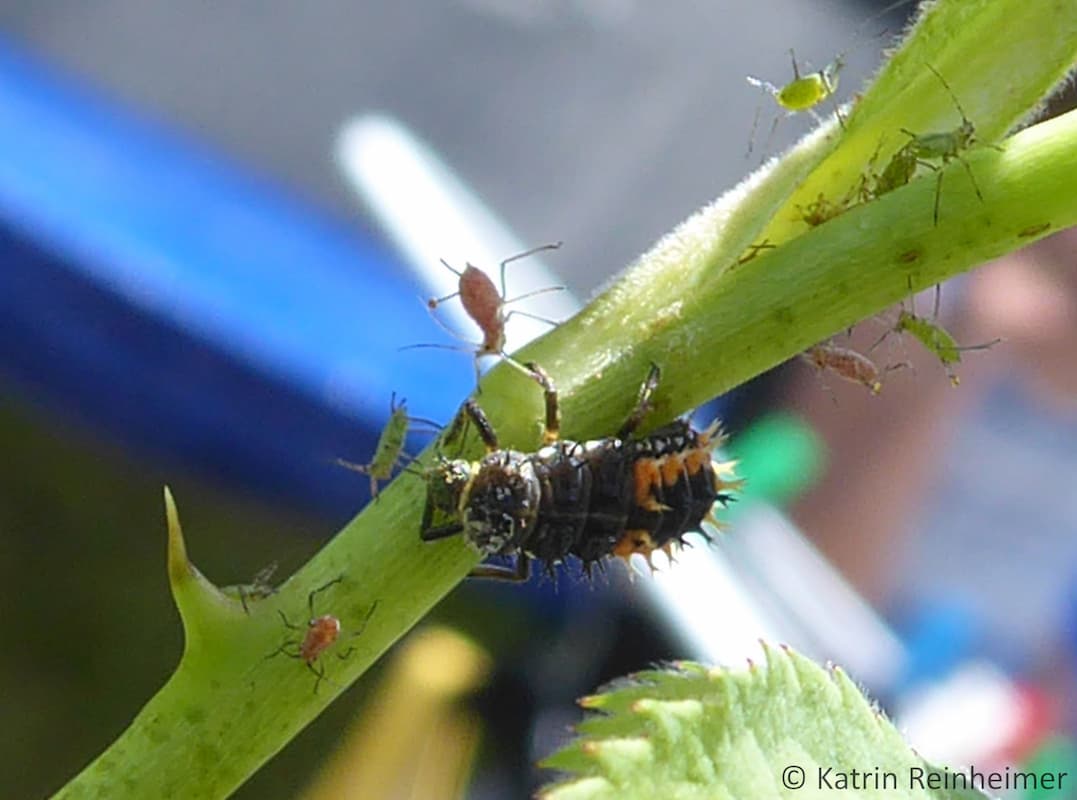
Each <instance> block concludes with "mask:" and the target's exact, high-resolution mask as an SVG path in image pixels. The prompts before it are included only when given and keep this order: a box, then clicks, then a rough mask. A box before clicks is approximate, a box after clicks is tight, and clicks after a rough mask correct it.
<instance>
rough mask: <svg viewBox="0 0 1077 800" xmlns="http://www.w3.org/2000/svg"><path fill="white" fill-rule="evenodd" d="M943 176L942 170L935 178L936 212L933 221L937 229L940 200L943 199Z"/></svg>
mask: <svg viewBox="0 0 1077 800" xmlns="http://www.w3.org/2000/svg"><path fill="white" fill-rule="evenodd" d="M942 176H943V170H941V169H940V170H938V172H937V177H936V178H935V212H934V215H933V216H932V221H933V223H934V224H935V226H936V227H937V226H938V224H939V200H940V199H941V198H942Z"/></svg>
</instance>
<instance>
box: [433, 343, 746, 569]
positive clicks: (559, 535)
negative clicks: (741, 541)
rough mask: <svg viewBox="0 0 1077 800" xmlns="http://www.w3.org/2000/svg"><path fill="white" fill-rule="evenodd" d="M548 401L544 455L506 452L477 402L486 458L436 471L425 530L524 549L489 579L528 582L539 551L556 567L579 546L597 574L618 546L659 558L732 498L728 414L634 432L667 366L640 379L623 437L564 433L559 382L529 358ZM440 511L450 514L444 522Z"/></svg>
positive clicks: (481, 546)
mask: <svg viewBox="0 0 1077 800" xmlns="http://www.w3.org/2000/svg"><path fill="white" fill-rule="evenodd" d="M527 368H528V370H529V371H530V374H531V375H532V377H534V379H535V380H536V381H537V382H538V383H539V384H540V385H541V386H542V387H543V390H544V392H545V399H546V426H545V433H544V440H545V441H546V442H547V444H546V446H544V447H542V448H541V449H539V450H537V451H535V452H533V453H523V452H520V451H518V450H503V449H501V448H500V447H499V445H498V442H497V435H496V434H495V433H494V430H493V428H492V427H491V426H490V423H489V421H488V420H487V419H486V416H485V414H483V413H482V409H480V408H479V406H478V405H477V404H476V403H475V402H474V401H473V400H468V401H467V402H466V403H465V404H464V409H463V411H464V414H465V416H466V418H469V419H470V420H471V421H472V422H474V423H475V425H476V427H477V428H478V431H479V435H480V436H481V438H482V440H483V442H484V443H485V444H486V449H487V453H486V455H485V456H484V457H483V458H482V459H481V460H479V461H477V462H471V461H465V460H462V459H457V460H452V461H450V460H447V459H441V460H440V461H439V462H438V464H437V465H436V466H435V467H433V468H432V469H430V470H429V471H428V472H427V473H426V479H427V497H426V509H425V511H424V513H423V523H422V533H421V535H422V538H423V539H426V540H428V541H430V540H434V539H440V538H443V537H446V536H453V535H455V534H463V536H464V539H465V540H466V541H467V542H468V543H469V544H470V545H471V546H472V547H473V548H475V549H476V550H478V551H479V552H480V553H482V554H483V555H518V556H519V558H518V559H517V563H516V571H515V572H513V571H511V570H508V569H506V568H504V567H496V566H482V567H478V568H477V569H475V570H473V571H472V573H471V574H472V575H475V576H479V577H492V578H506V579H510V580H525V579H526V577H527V572H528V565H529V563H530V561H529V560H530V559H532V558H533V559H536V560H538V561H540V562H541V563H543V564H544V565H545V566H546V568H547V569H548V570H552V568H553V566H554V565H555V564H558V563H560V562H561V561H563V560H564V559H565V558H566V557H567V556H570V555H571V556H575V557H576V558H578V559H580V560H581V561H582V562H583V565H584V569H585V570H586V571H587V572H590V570H591V566H592V565H593V564H594V563H595V562H599V561H601V560H602V559H604V558H606V557H608V556H619V557H621V558H624V559H628V558H629V557H630V556H632V555H633V554H636V553H638V554H640V555H642V556H644V557H645V558H646V559H647V560H648V561H650V558H651V554H652V553H653V552H654V551H655V550H663V551H665V552H666V553H667V555H668V554H670V552H671V548H672V546H673V545H675V544H680V543H682V542H683V539H684V536H685V534H687V533H689V532H691V531H700V532H702V528H701V525H702V523H703V521H704V520H707V519H710V520H711V521H712V522H714V518H713V517H712V516H711V509H712V508H713V506H714V504H715V503H716V502H719V503H722V504H723V505H725V504H726V503H727V502H728V501H729V500H730V495H729V493H728V492H727V491H726V490H727V489H732V488H734V487H735V486H736V482H732V481H726V480H723V477H722V476H724V475H728V473H729V472H730V471H731V466H732V465H730V464H716V463H714V462H713V461H712V459H711V451H712V450H713V449H714V448H715V447H716V446H717V445H718V443H719V442H720V436H719V435H718V426H717V424H714V425H712V426H711V427H710V428H708V429H706V430H703V431H697V430H694V429H693V428H692V427H691V425H689V424H688V422H687V421H685V420H678V421H676V422H674V423H672V424H670V425H667V426H666V427H664V428H662V429H660V430H658V431H655V432H654V433H652V434H649V435H647V436H642V437H640V438H632V436H631V434H632V431H633V430H635V428H636V426H637V425H639V423H640V421H641V420H642V418H643V416H644V415H645V414H646V412H647V411H648V409H649V407H650V405H649V404H650V398H651V395H652V393H653V392H654V390H655V387H656V386H657V384H658V374H659V371H658V367H657V366H654V365H652V367H651V372H650V373H649V374H648V376H647V379H646V380H645V381H644V383H643V385H642V386H641V388H640V395H639V399H638V401H637V403H636V408H635V410H634V411H633V412H632V414H631V415H630V416H629V418H628V419H627V420H626V421H625V423H624V425H622V426H621V430H620V431H619V432H618V435H617V436H614V437H609V438H605V439H593V440H590V441H586V442H573V441H568V440H564V439H560V438H559V435H560V417H559V414H558V407H557V392H556V390H555V389H554V386H553V382H552V381H551V380H550V378H549V377H548V376H547V375H546V373H545V372H543V371H542V370H541V369H540V368H539V367H538V366H536V365H534V364H529V365H527ZM436 515H440V516H442V517H446V516H447V517H448V519H449V522H448V524H442V525H435V524H434V519H435V516H436Z"/></svg>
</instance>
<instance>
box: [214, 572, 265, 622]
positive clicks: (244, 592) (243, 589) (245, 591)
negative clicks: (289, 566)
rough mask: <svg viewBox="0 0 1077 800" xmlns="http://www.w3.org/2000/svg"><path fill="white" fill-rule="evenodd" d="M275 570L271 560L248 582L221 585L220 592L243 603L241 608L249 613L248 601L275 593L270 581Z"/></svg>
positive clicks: (262, 598) (261, 598) (263, 598)
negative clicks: (270, 562)
mask: <svg viewBox="0 0 1077 800" xmlns="http://www.w3.org/2000/svg"><path fill="white" fill-rule="evenodd" d="M276 571H277V562H275V561H274V562H273V563H272V564H269V565H267V566H265V567H263V568H262V569H260V570H258V572H257V573H255V575H254V577H253V578H251V582H250V583H237V584H234V585H232V586H222V587H221V594H223V595H226V596H228V597H231V598H232V599H233V600H238V601H239V602H240V603H242V605H243V610H244V611H245V612H246V613H248V614H249V613H250V606H249V605H248V601H251V600H265V599H266V598H267V597H270V596H272V595H274V594H276V593H277V589H276V587H274V586H273V584H271V583H270V581H271V580H272V579H273V575H274V573H276Z"/></svg>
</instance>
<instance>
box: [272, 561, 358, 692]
mask: <svg viewBox="0 0 1077 800" xmlns="http://www.w3.org/2000/svg"><path fill="white" fill-rule="evenodd" d="M341 580H343V577H339V578H334V579H333V580H331V581H329V583H327V584H325V585H324V586H320V587H318V588H317V589H315V590H313V591H312V592H311V593H310V594H309V595H308V596H307V607H308V609H309V612H310V620H309V621H308V622H307V624H306V625H305V626H303V625H295V624H293V623H292V622H290V621H289V620H288V617H287V616H285V614H284V612H283V611H281V610H279V609H278V610H277V613H278V614H280V618H281V619H282V620H283V621H284V625H285V627H287V628H288V629H289V630H293V631H300V632H302V633H303V638H302V639H301V640H296V639H288V640H287V641H285V642H283V643H281V646H280V647H278V648H277V649H276V650H274V651H273V652H272V653H270V654H269V655H267V656H266V658H267V659H269V658H273V656H276V655H280V654H281V653H283V654H284V655H286V656H288V657H289V658H295V659H298V660H300V661H302V662H303V663H304V664H306V666H307V669H309V670H310V671H311V672H313V673H314V674H315V675H316V676H317V678H318V680H316V681H315V682H314V693H315V694H317V693H318V686H319V685H321V682H322V680H323V679H324V678H325V665H324V664H320V665H318V666H317V667H316V666H315V664H316V663H317V661H318V659H320V658H321V657H322V655H323V654H324V653H325V652H326V651H327V650H328V649H329V648H330V647H332V646H333V645H334V644H336V642H337V640H338V639H339V638H340V631H341V624H340V620H339V619H338V618H337V617H335V616H333V615H332V614H322V615H321V616H319V617H315V616H314V596H315V595H317V594H318V593H319V592H323V591H325V590H326V589H328V588H329V587H330V586H332V585H333V584H335V583H340V581H341ZM377 607H378V604H377V602H376V601H375V603H374V604H373V605H372V606H371V607H370V611H368V612H367V615H366V617H365V618H364V619H363V623H362V625H360V627H359V629H358V630H356V631H354V632H353V633H351V634H350V638H354V637H356V636H359V635H360V634H361V633H362V632H363V631H364V630H365V629H366V624H367V622H368V621H369V620H370V617H371V615H372V614H373V613H374V609H376V608H377ZM354 649H355V648H352V647H349V648H348V649H347V650H346V651H345V652H343V653H337V657H338V658H340V659H346V658H347V657H348V656H350V655H351V654H352V651H353V650H354Z"/></svg>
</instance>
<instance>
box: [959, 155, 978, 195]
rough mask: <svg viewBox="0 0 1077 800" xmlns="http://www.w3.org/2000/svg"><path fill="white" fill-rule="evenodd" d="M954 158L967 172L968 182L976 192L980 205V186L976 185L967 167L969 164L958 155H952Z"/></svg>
mask: <svg viewBox="0 0 1077 800" xmlns="http://www.w3.org/2000/svg"><path fill="white" fill-rule="evenodd" d="M954 158H956V159H957V160H958V161H960V162H961V165H962V166H963V167H964V168H965V172H967V173H968V175H969V181H970V182H971V183H972V188H973V190H974V191H975V192H976V196H977V197H978V198H980V202H981V203H982V202H983V201H984V196H983V192H981V191H980V185H979V184H978V183H976V178H975V176H974V175H973V174H972V167H970V166H969V162H968V161H966V160H965V159H964V157H963V156H960V155H954Z"/></svg>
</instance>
